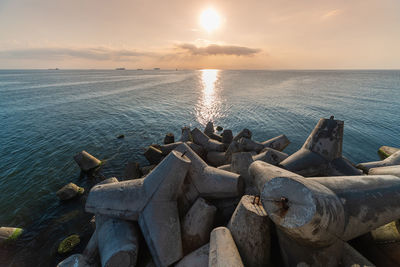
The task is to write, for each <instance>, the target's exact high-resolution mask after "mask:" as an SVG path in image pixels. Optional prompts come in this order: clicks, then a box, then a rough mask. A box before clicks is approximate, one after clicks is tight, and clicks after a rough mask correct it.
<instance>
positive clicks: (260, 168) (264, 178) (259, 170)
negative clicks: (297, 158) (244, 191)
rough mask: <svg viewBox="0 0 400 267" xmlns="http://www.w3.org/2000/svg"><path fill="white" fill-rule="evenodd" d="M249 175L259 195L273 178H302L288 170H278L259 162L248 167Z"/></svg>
mask: <svg viewBox="0 0 400 267" xmlns="http://www.w3.org/2000/svg"><path fill="white" fill-rule="evenodd" d="M249 174H250V176H251V178H252V181H253V183H254V185H255V186H256V188H257V190H258V194H259V195H260V194H261V192H262V190H263V188H264V185H265V183H266V182H268V181H270V180H272V179H273V178H275V177H298V178H302V176H300V175H298V174H296V173H294V172H290V171H288V170H285V169H282V168H279V167H277V166H274V165H272V164H269V163H266V162H263V161H259V160H257V161H255V162H254V163H252V164H251V165H250V167H249Z"/></svg>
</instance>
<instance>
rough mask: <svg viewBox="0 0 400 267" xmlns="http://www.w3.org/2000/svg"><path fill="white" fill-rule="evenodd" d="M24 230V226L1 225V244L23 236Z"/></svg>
mask: <svg viewBox="0 0 400 267" xmlns="http://www.w3.org/2000/svg"><path fill="white" fill-rule="evenodd" d="M23 231H24V230H23V229H22V228H14V227H0V244H6V243H11V242H14V241H15V240H17V239H18V238H19V237H20V236H21V234H22V233H23Z"/></svg>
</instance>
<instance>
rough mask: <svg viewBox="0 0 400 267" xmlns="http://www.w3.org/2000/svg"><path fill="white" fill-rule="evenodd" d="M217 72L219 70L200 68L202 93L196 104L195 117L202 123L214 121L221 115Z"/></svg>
mask: <svg viewBox="0 0 400 267" xmlns="http://www.w3.org/2000/svg"><path fill="white" fill-rule="evenodd" d="M219 73H220V70H212V69H205V70H200V75H199V78H200V84H201V87H202V88H201V89H202V91H201V93H202V94H201V95H200V98H199V101H198V102H197V105H196V117H197V121H198V122H200V123H201V124H202V125H206V124H207V122H209V121H215V119H217V118H219V117H220V116H221V97H220V87H219V86H218V81H219Z"/></svg>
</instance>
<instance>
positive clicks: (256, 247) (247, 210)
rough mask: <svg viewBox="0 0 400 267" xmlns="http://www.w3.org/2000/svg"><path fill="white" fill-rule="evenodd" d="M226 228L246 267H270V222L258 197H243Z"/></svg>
mask: <svg viewBox="0 0 400 267" xmlns="http://www.w3.org/2000/svg"><path fill="white" fill-rule="evenodd" d="M227 227H228V228H229V230H230V231H231V234H232V237H233V240H234V241H235V243H236V246H237V248H238V250H239V254H240V257H241V258H242V260H243V263H244V265H245V266H246V267H257V266H268V265H270V251H271V234H270V227H271V221H270V219H269V218H268V215H267V213H266V212H265V210H264V208H263V206H262V204H261V202H260V198H259V197H256V196H249V195H245V196H243V197H242V199H241V200H240V203H239V205H238V206H237V207H236V210H235V212H234V213H233V215H232V218H231V220H230V221H229V224H228V226H227Z"/></svg>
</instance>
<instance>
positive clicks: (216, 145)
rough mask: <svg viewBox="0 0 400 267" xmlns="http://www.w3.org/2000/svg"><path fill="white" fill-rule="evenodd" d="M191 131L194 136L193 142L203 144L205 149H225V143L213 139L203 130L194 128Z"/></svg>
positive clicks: (221, 150)
mask: <svg viewBox="0 0 400 267" xmlns="http://www.w3.org/2000/svg"><path fill="white" fill-rule="evenodd" d="M191 133H192V137H193V142H194V143H196V144H198V145H201V146H202V147H203V148H204V149H205V150H207V151H220V152H223V151H225V145H224V144H223V143H221V142H218V141H216V140H213V139H211V138H210V137H208V136H207V135H205V134H204V133H203V132H201V131H200V130H199V129H197V128H194V129H193V130H192V132H191Z"/></svg>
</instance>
